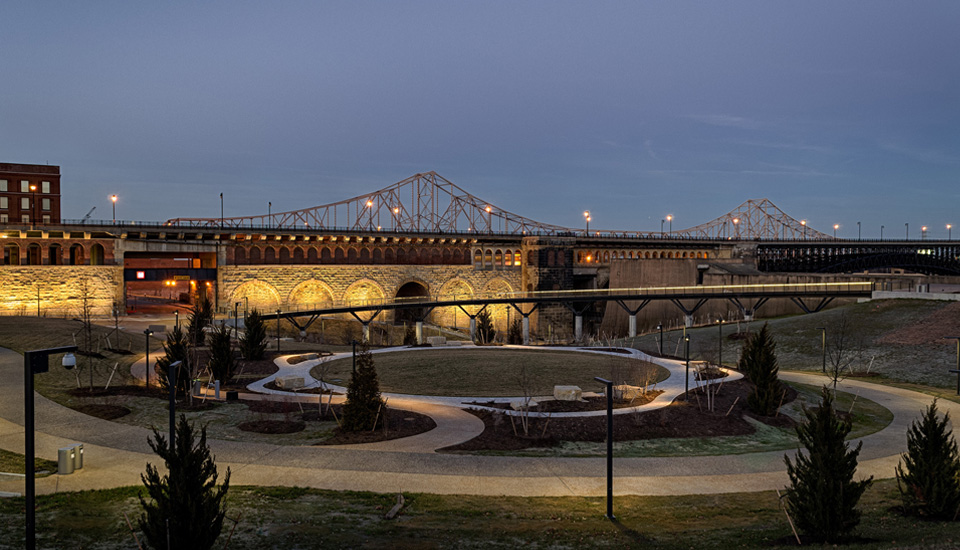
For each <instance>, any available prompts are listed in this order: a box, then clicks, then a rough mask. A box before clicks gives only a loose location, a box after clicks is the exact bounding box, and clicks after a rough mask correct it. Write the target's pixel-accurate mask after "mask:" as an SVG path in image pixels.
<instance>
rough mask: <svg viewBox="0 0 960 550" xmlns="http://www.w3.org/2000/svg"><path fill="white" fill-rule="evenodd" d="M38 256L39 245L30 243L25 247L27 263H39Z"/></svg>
mask: <svg viewBox="0 0 960 550" xmlns="http://www.w3.org/2000/svg"><path fill="white" fill-rule="evenodd" d="M40 256H41V254H40V245H39V244H37V243H30V246H28V247H27V265H40V263H41V261H40Z"/></svg>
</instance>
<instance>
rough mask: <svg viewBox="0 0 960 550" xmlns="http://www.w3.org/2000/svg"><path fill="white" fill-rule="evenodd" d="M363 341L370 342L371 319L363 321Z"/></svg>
mask: <svg viewBox="0 0 960 550" xmlns="http://www.w3.org/2000/svg"><path fill="white" fill-rule="evenodd" d="M363 341H364V342H367V343H370V321H367V322H366V323H363Z"/></svg>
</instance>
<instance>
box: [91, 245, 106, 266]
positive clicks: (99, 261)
mask: <svg viewBox="0 0 960 550" xmlns="http://www.w3.org/2000/svg"><path fill="white" fill-rule="evenodd" d="M103 263H104V252H103V245H102V244H100V243H94V244H93V246H91V247H90V265H103Z"/></svg>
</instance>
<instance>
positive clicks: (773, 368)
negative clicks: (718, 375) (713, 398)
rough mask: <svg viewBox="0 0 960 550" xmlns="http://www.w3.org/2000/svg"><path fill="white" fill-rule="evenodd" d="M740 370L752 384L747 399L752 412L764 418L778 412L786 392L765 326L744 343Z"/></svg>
mask: <svg viewBox="0 0 960 550" xmlns="http://www.w3.org/2000/svg"><path fill="white" fill-rule="evenodd" d="M738 368H739V369H740V370H741V372H743V373H744V374H745V375H746V377H747V378H749V379H750V382H752V383H753V389H752V390H751V391H750V394H749V395H748V396H747V406H748V407H750V410H751V411H753V412H754V413H756V414H759V415H761V416H771V415H773V414H774V413H775V412H777V407H778V406H779V404H780V400H781V399H782V397H783V391H784V389H783V385H782V384H781V383H780V378H779V377H778V374H779V373H780V366H779V365H778V364H777V354H776V343H775V342H774V341H773V338H772V337H771V336H770V329H769V328H768V327H767V325H766V324H764V325H763V328H761V329H760V331H759V332H757V333H756V334H754V335H753V336H751V337H750V339H748V340H747V342H746V343H745V344H744V346H743V354H742V355H741V356H740V363H739V365H738Z"/></svg>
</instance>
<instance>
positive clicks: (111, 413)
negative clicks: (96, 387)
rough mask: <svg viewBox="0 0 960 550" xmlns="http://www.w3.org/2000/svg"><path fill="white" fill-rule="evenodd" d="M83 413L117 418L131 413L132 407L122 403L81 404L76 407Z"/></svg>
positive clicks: (107, 418)
mask: <svg viewBox="0 0 960 550" xmlns="http://www.w3.org/2000/svg"><path fill="white" fill-rule="evenodd" d="M74 410H75V411H78V412H82V413H83V414H86V415H90V416H95V417H97V418H102V419H103V420H115V419H117V418H120V417H122V416H127V415H128V414H130V409H128V408H126V407H123V406H120V405H106V404H98V403H88V404H85V405H80V406H79V407H77V408H75V409H74Z"/></svg>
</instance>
